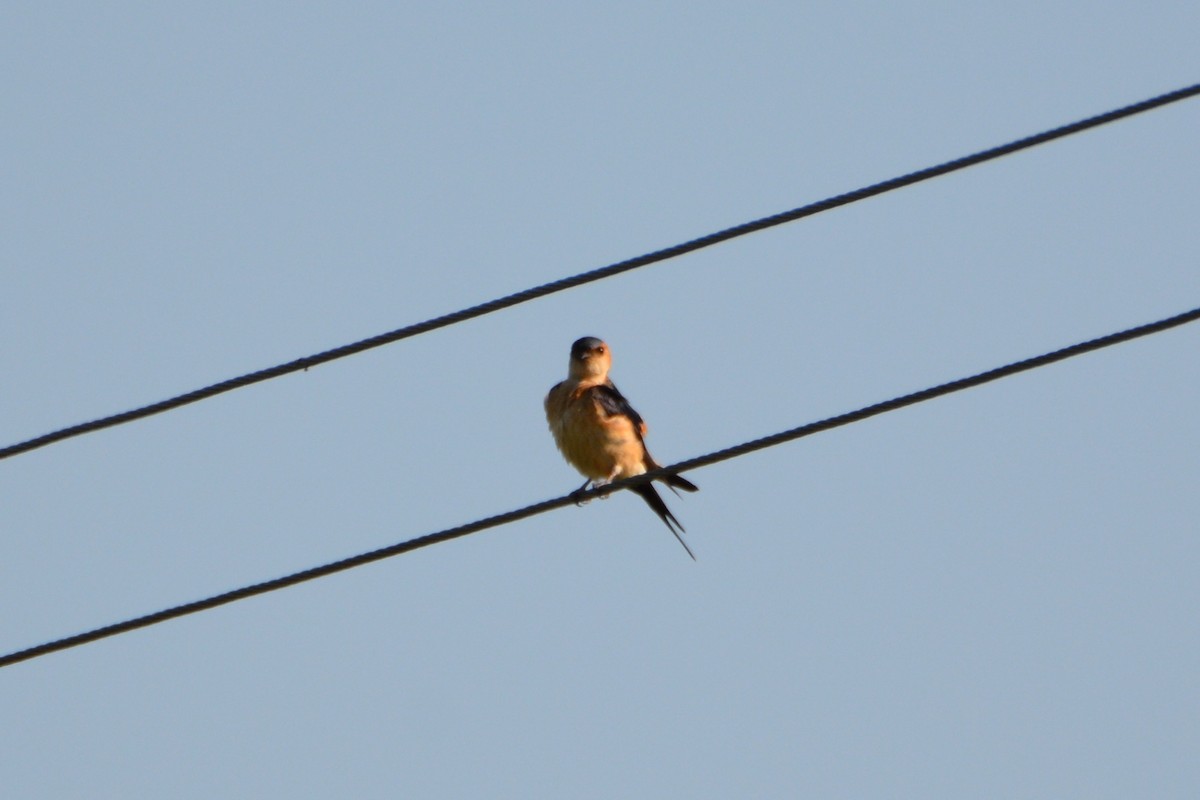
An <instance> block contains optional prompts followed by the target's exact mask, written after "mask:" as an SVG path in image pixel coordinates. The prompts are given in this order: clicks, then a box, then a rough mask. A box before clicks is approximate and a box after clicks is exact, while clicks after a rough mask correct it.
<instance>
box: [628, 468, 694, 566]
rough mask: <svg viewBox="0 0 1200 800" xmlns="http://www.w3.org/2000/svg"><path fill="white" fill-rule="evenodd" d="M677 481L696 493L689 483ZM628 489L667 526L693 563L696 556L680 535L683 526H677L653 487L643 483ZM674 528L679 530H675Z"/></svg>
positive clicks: (677, 522)
mask: <svg viewBox="0 0 1200 800" xmlns="http://www.w3.org/2000/svg"><path fill="white" fill-rule="evenodd" d="M672 477H678V476H672ZM678 479H679V480H681V481H683V482H684V483H685V484H687V485H688V486H691V487H692V488H691V489H688V491H691V492H694V491H696V487H695V486H692V484H691V483H689V482H688V481H686V480H683V478H678ZM629 488H630V489H631V490H632V491H634V492H637V493H638V495H640V496H641V498H642V499H643V500H645V501H646V505H648V506H650V508H651V509H652V510H653V511H654V513H655V514H658V518H659V519H661V520H662V521H663V524H664V525H666V526H667V530H669V531H671V533H672V534H674V535H675V538H676V539H678V540H679V543H680V544H681V545H683V549H684V550H686V551H687V554H688V555H689V556H691V557H692V561H695V560H696V554H695V553H693V552H692V548H690V547H688V545H687V542H685V541H684V540H683V536H682V535H681V534H682V533H683V526H682V525H680V524H679V520H677V519H675V515H674V514H672V513H671V509H669V508H667V504H666V503H665V502H663V499H662V497H660V496H659V494H658V492H657V491H656V490H655V488H654V486H652V485H651V484H649V483H643V484H641V485H638V486H630V487H629ZM685 488H686V487H685ZM672 523H674V524H672ZM676 528H678V529H679V530H675V529H676Z"/></svg>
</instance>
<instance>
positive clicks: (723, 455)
mask: <svg viewBox="0 0 1200 800" xmlns="http://www.w3.org/2000/svg"><path fill="white" fill-rule="evenodd" d="M1197 319H1200V308H1193V309H1192V310H1191V311H1185V312H1184V313H1182V314H1176V315H1175V316H1172V317H1167V318H1165V319H1160V320H1158V321H1156V322H1151V323H1147V324H1145V325H1139V326H1137V327H1134V328H1128V329H1126V330H1123V331H1118V332H1117V333H1111V334H1109V335H1107V336H1101V337H1098V338H1096V339H1089V340H1088V341H1085V342H1079V343H1077V344H1073V345H1070V346H1068V347H1063V348H1060V349H1058V350H1052V351H1050V352H1048V353H1043V354H1042V355H1039V356H1034V357H1033V358H1026V359H1023V360H1021V361H1014V362H1013V363H1011V364H1007V365H1005V366H1002V367H996V368H995V369H990V370H987V371H985V372H980V373H977V374H975V375H970V376H967V377H965V378H959V379H958V380H953V381H949V382H947V383H942V384H939V385H937V386H932V387H930V388H928V389H922V390H921V391H918V392H911V393H909V394H905V395H901V396H899V397H895V398H892V399H891V400H885V401H883V402H881V403H874V404H872V405H869V406H864V407H862V408H859V409H856V410H854V411H849V412H846V413H844V414H838V415H837V416H834V417H828V418H827V419H823V420H818V421H816V422H810V423H808V424H806V425H801V426H799V427H796V428H792V429H790V430H786V431H781V432H779V433H776V434H772V435H771V436H764V437H762V438H761V439H754V440H751V441H748V442H744V443H742V444H739V445H735V446H733V447H728V448H725V449H724V450H717V451H715V452H712V453H709V454H707V455H703V456H699V457H697V458H690V459H687V460H686V461H680V462H679V463H677V464H672V465H670V466H668V467H663V468H661V469H657V470H653V471H651V472H647V473H645V474H643V475H639V476H637V477H636V478H625V479H623V480H620V481H615V482H613V483H611V484H608V485H607V486H603V487H601V488H599V489H590V490H588V491H586V492H572V493H570V494H566V495H563V496H562V497H556V498H554V499H551V500H543V501H542V502H540V503H534V504H533V505H528V506H525V507H524V508H519V509H516V510H514V511H507V512H505V513H503V514H496V515H495V516H491V517H487V518H485V519H481V520H476V521H475V522H469V523H467V524H465V525H459V526H458V527H455V528H447V529H446V530H443V531H438V532H437V533H430V534H427V535H425V536H420V537H418V538H416V539H409V540H408V541H405V542H400V543H398V544H393V545H390V546H388V547H382V548H379V549H378V550H372V551H370V552H366V553H361V554H359V555H356V556H351V557H349V558H344V559H341V560H340V561H334V562H331V563H329V564H324V565H321V566H317V567H312V568H311V569H306V570H302V571H300V572H294V573H292V574H291V575H285V576H283V577H281V578H275V579H273V580H268V581H263V582H262V583H256V584H252V585H250V586H244V587H242V588H240V589H234V590H232V591H229V592H224V593H222V594H217V595H213V596H212V597H208V598H205V599H203V600H197V601H195V602H191V603H184V604H183V605H178V606H174V607H172V608H167V609H163V610H162V611H156V612H154V613H153V614H146V615H144V616H141V617H135V618H133V619H128V620H125V621H124V622H118V623H115V624H112V625H106V626H104V627H102V628H95V629H93V630H90V631H86V632H84V633H80V634H76V635H74V636H68V637H65V638H62V639H57V640H54V641H51V642H46V643H45V644H40V645H37V646H35V647H29V648H26V649H24V650H17V651H15V652H12V653H8V654H7V655H3V656H0V667H7V666H10V665H12V664H17V663H19V662H21V661H28V660H30V659H33V658H37V657H39V656H44V655H48V654H50V653H54V652H57V651H59V650H67V649H70V648H72V647H78V646H80V645H83V644H87V643H89V642H94V641H97V640H99V639H104V638H106V637H109V636H116V635H117V634H120V633H127V632H129V631H134V630H137V629H139V628H146V627H149V626H151V625H156V624H158V623H160V622H166V621H167V620H170V619H175V618H177V617H183V616H187V615H188V614H195V613H197V612H199V611H206V610H208V609H210V608H216V607H218V606H223V605H225V604H227V603H233V602H235V601H238V600H244V599H246V598H248V597H254V596H255V595H260V594H266V593H267V592H273V591H276V590H279V589H284V588H286V587H288V586H295V585H296V584H298V583H304V582H306V581H311V580H315V579H316V578H322V577H325V576H326V575H332V574H334V573H336V572H342V571H344V570H348V569H353V568H354V567H361V566H363V565H365V564H370V563H372V562H374V561H380V560H382V559H385V558H390V557H392V556H396V555H400V554H401V553H407V552H410V551H412V550H417V549H419V548H422V547H426V546H428V545H431V544H438V543H439V542H445V541H449V540H450V539H457V538H459V537H462V536H466V535H468V534H471V533H476V532H478V531H482V530H486V529H487V528H494V527H497V526H499V525H506V524H508V523H510V522H515V521H517V520H521V519H525V518H526V517H532V516H535V515H537V514H542V513H545V512H547V511H551V510H553V509H556V508H562V507H563V506H566V505H570V504H572V503H575V502H577V501H578V500H579V499H581V498H587V497H594V496H597V495H602V494H609V493H611V492H614V491H617V490H618V489H628V488H629V487H631V486H636V485H638V484H641V483H646V482H648V481H651V480H654V479H655V478H659V477H662V476H664V475H667V474H669V473H677V472H683V471H686V470H691V469H697V468H699V467H706V466H708V465H710V464H716V463H717V462H719V461H726V460H728V459H731V458H736V457H738V456H742V455H745V454H747V453H751V452H754V451H756V450H762V449H765V448H767V447H774V446H775V445H778V444H783V443H784V442H790V441H794V440H796V439H801V438H803V437H805V436H811V435H813V434H814V433H820V432H822V431H827V430H831V429H833V428H839V427H841V426H843V425H849V424H850V423H853V422H859V421H861V420H865V419H868V418H870V417H874V416H877V415H879V414H886V413H887V412H889V411H896V410H898V409H901V408H905V407H907V406H911V405H915V404H917V403H923V402H925V401H926V400H932V399H934V398H936V397H941V396H943V395H947V394H951V393H953V392H960V391H962V390H963V389H970V388H972V387H974V386H980V385H982V384H985V383H990V382H991V381H995V380H999V379H1000V378H1005V377H1008V376H1010V375H1016V374H1017V373H1020V372H1026V371H1028V370H1031V369H1036V368H1038V367H1044V366H1046V365H1048V364H1053V363H1055V362H1057V361H1063V360H1065V359H1068V358H1073V357H1074V356H1078V355H1083V354H1084V353H1090V352H1092V351H1093V350H1099V349H1101V348H1104V347H1111V346H1112V345H1115V344H1119V343H1121V342H1127V341H1129V340H1131V339H1137V338H1139V337H1142V336H1148V335H1150V334H1152V333H1159V332H1161V331H1165V330H1168V329H1170V328H1175V327H1178V326H1180V325H1184V324H1187V323H1189V322H1194V321H1196V320H1197Z"/></svg>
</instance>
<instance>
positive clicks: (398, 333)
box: [0, 83, 1200, 459]
mask: <svg viewBox="0 0 1200 800" xmlns="http://www.w3.org/2000/svg"><path fill="white" fill-rule="evenodd" d="M1198 94H1200V83H1198V84H1193V85H1191V86H1187V87H1185V88H1182V89H1177V90H1175V91H1173V92H1168V93H1166V94H1162V95H1159V96H1157V97H1152V98H1150V99H1148V100H1143V101H1141V102H1138V103H1133V104H1132V105H1128V106H1124V107H1123V108H1118V109H1115V110H1113V111H1108V112H1105V113H1103V114H1098V115H1096V116H1094V117H1088V118H1087V119H1083V120H1079V121H1077V122H1072V123H1069V124H1067V125H1062V126H1060V127H1057V128H1053V129H1051V130H1048V131H1043V132H1042V133H1038V134H1034V135H1033V136H1027V137H1025V138H1023V139H1017V140H1015V141H1012V142H1009V143H1008V144H1003V145H1000V146H999V147H992V148H989V149H987V150H981V151H979V152H977V153H973V154H971V155H968V156H963V157H962V158H957V159H954V160H953V161H947V162H945V163H942V164H938V165H936V166H932V167H926V168H925V169H922V170H917V171H916V172H910V173H908V174H907V175H901V176H899V177H896V178H891V179H889V180H885V181H881V182H879V183H875V184H871V185H870V186H865V187H863V188H861V189H856V190H854V191H851V192H846V193H844V194H839V195H835V196H833V197H829V198H826V199H824V200H819V201H817V202H815V203H810V204H808V205H805V206H800V207H799V208H794V209H792V210H791V211H784V212H781V213H779V214H773V215H771V216H768V217H763V218H761V219H757V220H753V221H751V222H746V223H743V224H741V225H735V226H734V227H732V228H726V229H725V230H722V231H717V232H716V233H710V234H708V235H707V236H701V237H700V238H698V239H692V240H691V241H688V242H684V243H682V244H677V245H674V246H673V247H667V248H664V249H662V250H655V251H654V252H652V253H646V254H645V255H641V256H637V257H636V258H630V259H627V260H625V261H619V262H617V263H615V264H610V265H608V266H607V267H600V268H598V269H593V270H591V271H589V272H582V273H579V274H578V275H574V276H571V277H569V278H562V279H560V280H557V281H552V282H550V283H545V284H542V285H541V286H535V287H533V288H532V289H526V290H524V291H521V292H517V293H515V294H510V295H507V296H505V297H501V298H498V299H495V300H490V301H488V302H486V303H481V304H479V305H476V306H471V307H470V308H465V309H462V310H461V311H455V312H453V313H450V314H444V315H442V316H440V317H434V318H432V319H428V320H425V321H424V322H418V323H416V324H414V325H408V326H406V327H403V328H397V329H396V330H394V331H390V332H388V333H381V334H379V335H377V336H372V337H370V338H368V339H362V340H361V341H357V342H352V343H350V344H345V345H342V346H340V347H335V348H332V349H330V350H325V351H323V352H320V353H316V354H315V355H311V356H305V357H303V358H297V359H295V360H293V361H288V362H286V363H284V364H278V365H276V366H273V367H268V368H266V369H261V370H258V371H256V372H248V373H246V374H245V375H239V376H238V377H236V378H229V379H228V380H224V381H221V382H219V383H214V384H212V385H210V386H205V387H203V388H200V389H195V390H193V391H190V392H186V393H184V394H181V395H177V396H175V397H170V398H167V399H166V400H160V401H158V402H157V403H151V404H149V405H145V406H141V407H139V408H134V409H130V410H128V411H122V412H121V413H118V414H113V415H111V416H107V417H100V418H97V419H94V420H91V421H89V422H82V423H79V424H77V425H71V426H69V427H66V428H61V429H59V430H56V431H51V432H50V433H45V434H42V435H40V436H35V437H33V438H32V439H26V440H24V441H21V442H17V443H15V444H11V445H8V446H6V447H2V448H0V459H5V458H10V457H12V456H15V455H18V454H20V453H26V452H28V451H30V450H36V449H37V448H39V447H45V446H46V445H49V444H53V443H55V442H61V441H63V440H64V439H71V438H74V437H76V436H82V435H84V434H86V433H92V432H94V431H99V430H103V429H105V428H112V427H114V426H117V425H122V424H124V423H127V422H133V421H134V420H138V419H143V418H145V417H149V416H153V415H155V414H161V413H163V412H164V411H170V410H171V409H175V408H179V407H181V406H185V405H188V404H190V403H195V402H198V401H200V400H205V399H207V398H209V397H215V396H216V395H219V394H224V393H225V392H231V391H233V390H234V389H240V388H242V387H244V386H250V385H252V384H255V383H261V382H263V381H267V380H270V379H272V378H278V377H281V376H283V375H288V374H290V373H293V372H299V371H301V370H306V369H308V368H309V367H315V366H317V365H320V364H325V363H327V362H330V361H334V360H336V359H339V358H345V357H346V356H351V355H354V354H356V353H361V352H363V351H366V350H371V349H373V348H376V347H382V346H383V345H385V344H391V343H392V342H398V341H400V340H401V339H407V338H409V337H412V336H417V335H419V334H422V333H428V332H429V331H433V330H437V329H438V328H444V327H447V326H449V325H455V324H457V323H459V322H465V321H466V320H469V319H474V318H475V317H481V316H483V315H485V314H490V313H492V312H493V311H500V310H501V309H505V308H509V307H510V306H515V305H519V304H521V303H525V302H528V301H530V300H535V299H537V298H539V297H545V296H546V295H549V294H554V293H556V292H561V291H564V290H566V289H572V288H574V287H576V286H582V285H583V284H585V283H591V282H592V281H598V280H601V279H602V278H609V277H612V276H613V275H619V274H621V273H622V272H628V271H630V270H633V269H638V268H639V267H645V266H648V265H650V264H654V263H657V262H659V261H666V260H667V259H669V258H675V257H676V256H681V255H684V254H685V253H691V252H693V251H696V250H700V249H703V248H705V247H711V246H712V245H715V244H719V243H721V242H725V241H729V240H730V239H736V238H737V237H739V236H745V235H747V234H751V233H756V232H758V231H762V230H766V229H767V228H773V227H775V226H777V225H782V224H784V223H786V222H794V221H796V220H798V219H802V218H804V217H810V216H813V215H814V214H819V213H821V212H822V211H829V210H830V209H834V208H838V207H840V206H844V205H849V204H850V203H856V202H858V201H860V200H866V199H867V198H869V197H875V196H876V195H880V194H884V193H886V192H890V191H893V190H895V189H900V188H903V187H905V186H911V185H913V184H915V183H920V182H921V181H926V180H929V179H930V178H936V177H938V176H941V175H946V174H948V173H951V172H956V171H957V170H960V169H965V168H966V167H971V166H975V165H976V164H982V163H984V162H985V161H991V160H993V159H996V158H1000V157H1001V156H1006V155H1009V154H1011V153H1016V152H1018V151H1020V150H1025V149H1028V148H1030V147H1034V146H1036V145H1039V144H1044V143H1046V142H1049V141H1053V140H1055V139H1060V138H1062V137H1064V136H1070V135H1071V134H1075V133H1079V132H1081V131H1085V130H1088V129H1090V128H1095V127H1098V126H1100V125H1106V124H1108V123H1110V122H1115V121H1117V120H1120V119H1124V118H1125V117H1131V116H1133V115H1135V114H1141V113H1142V112H1145V111H1150V110H1152V109H1155V108H1159V107H1161V106H1165V105H1169V104H1171V103H1176V102H1178V101H1180V100H1186V99H1188V98H1190V97H1194V96H1196V95H1198Z"/></svg>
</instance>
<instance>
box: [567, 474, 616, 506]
mask: <svg viewBox="0 0 1200 800" xmlns="http://www.w3.org/2000/svg"><path fill="white" fill-rule="evenodd" d="M610 483H612V481H609V480H605V479H603V478H601V479H600V480H594V481H592V480H587V481H584V482H583V486H580V487H579V488H578V489H576V490H575V491H573V492H571V497H573V498H574V499H575V505H577V506H580V507H582V506H586V505H587V504H588V503H590V502H592V498H590V497H585V496H584V494H583V493H584V492H586V491H587V490H588V489H599V488H600V487H602V486H607V485H608V484H610ZM600 499H601V500H607V499H608V493H605V494H602V495H600Z"/></svg>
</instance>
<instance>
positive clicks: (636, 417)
mask: <svg viewBox="0 0 1200 800" xmlns="http://www.w3.org/2000/svg"><path fill="white" fill-rule="evenodd" d="M592 397H594V398H596V402H597V403H599V404H600V408H601V409H603V410H604V413H605V414H607V415H608V416H610V417H616V416H621V417H628V418H629V420H630V422H632V423H633V429H634V430H635V431H637V435H638V438H639V439H640V438H642V429H643V428H644V427H645V426H646V423H645V421H644V420H643V419H642V415H641V414H639V413H638V412H636V411H634V410H633V406H631V405H629V401H628V400H626V399H625V395H623V394H621V393H620V392H619V391H617V387H616V386H614V385H613V383H612V382H611V381H609V382H608V383H602V384H600V385H599V386H595V387H593V388H592Z"/></svg>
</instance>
